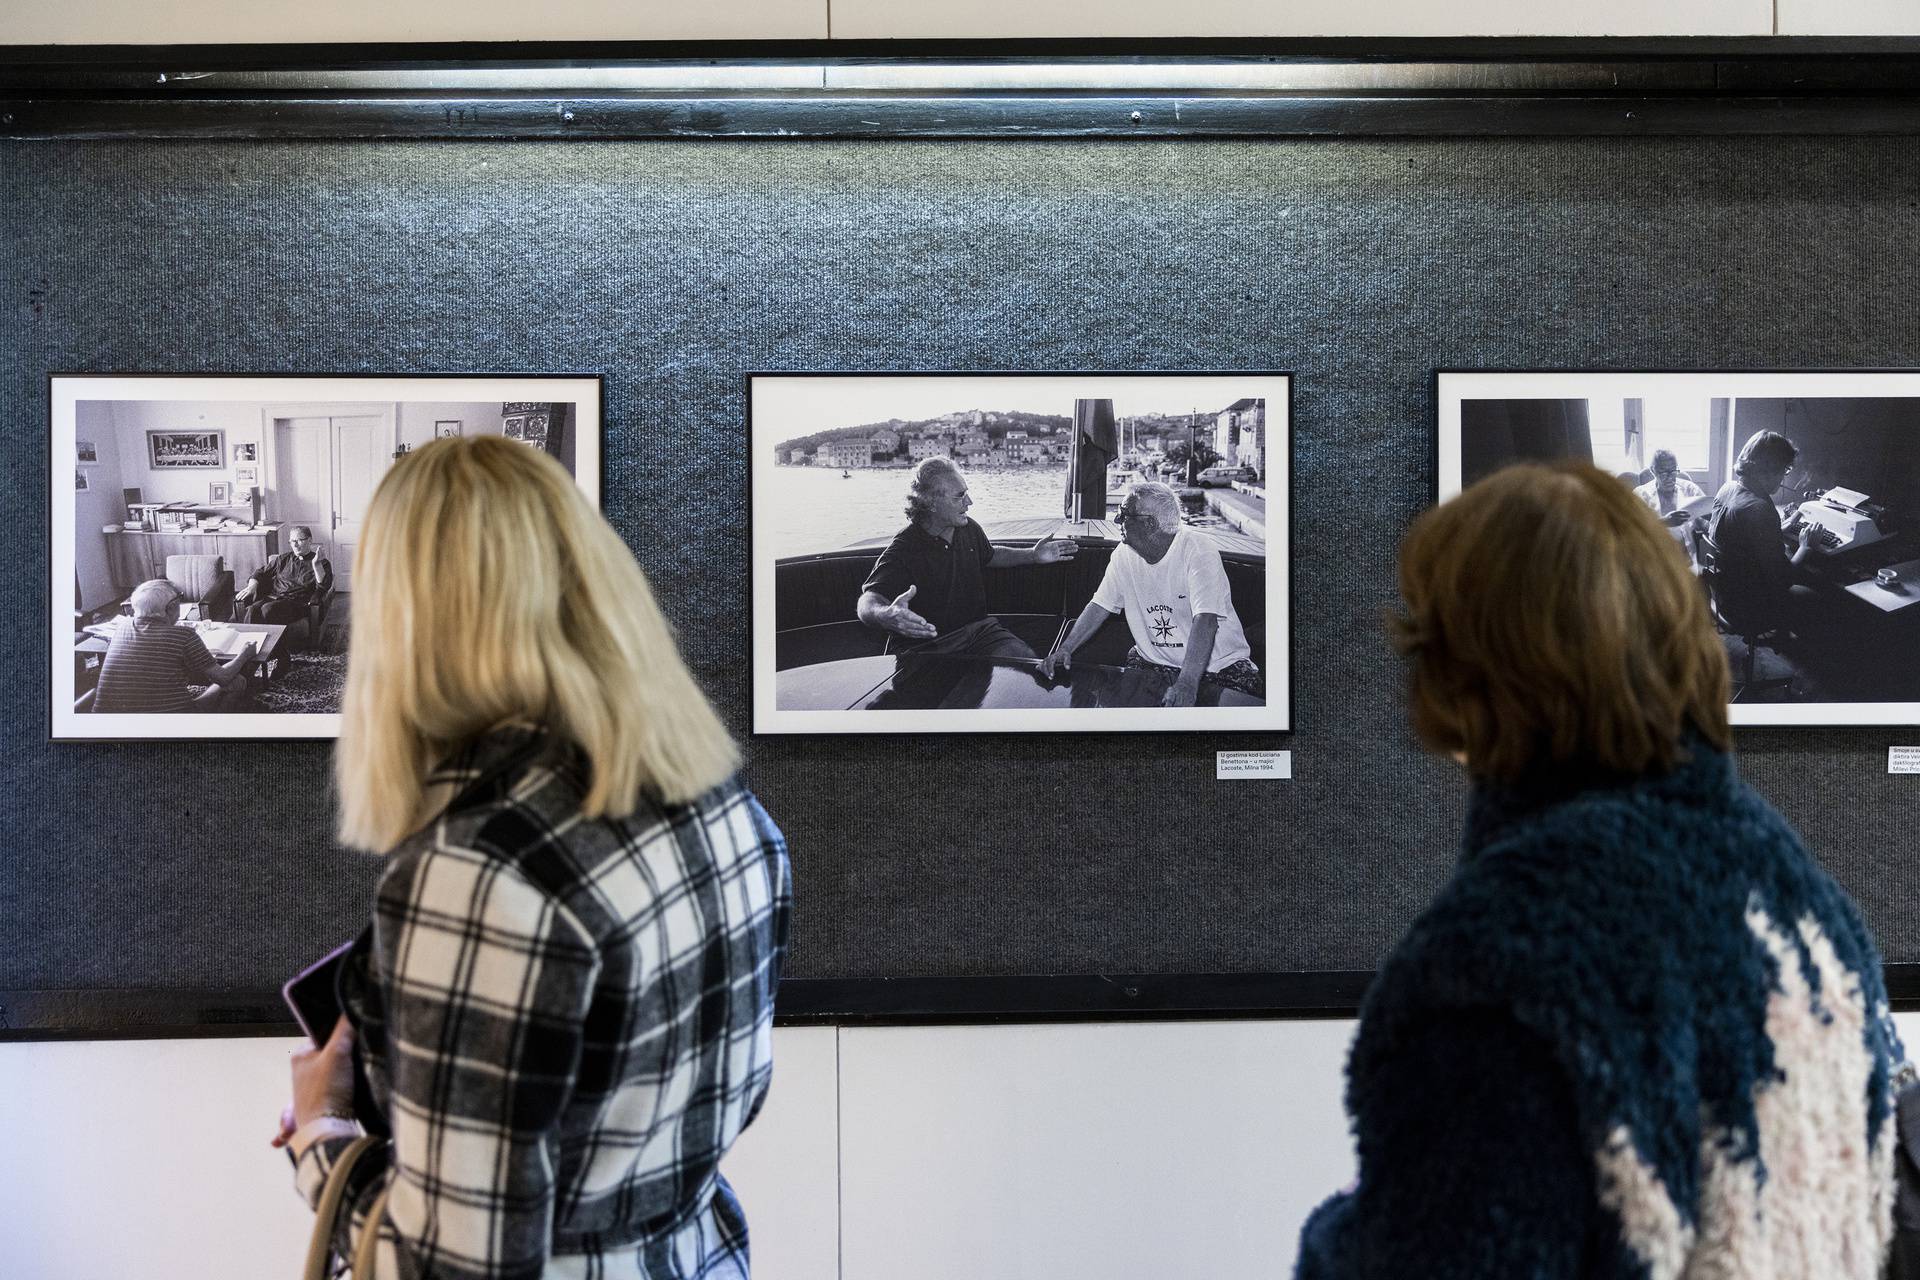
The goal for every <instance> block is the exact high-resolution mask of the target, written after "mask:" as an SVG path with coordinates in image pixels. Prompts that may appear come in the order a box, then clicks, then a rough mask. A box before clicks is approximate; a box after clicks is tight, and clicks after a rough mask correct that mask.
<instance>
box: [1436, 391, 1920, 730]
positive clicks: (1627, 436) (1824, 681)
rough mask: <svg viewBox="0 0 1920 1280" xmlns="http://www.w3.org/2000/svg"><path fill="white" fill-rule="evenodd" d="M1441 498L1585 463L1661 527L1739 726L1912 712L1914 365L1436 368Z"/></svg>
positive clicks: (1917, 444)
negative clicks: (1518, 471)
mask: <svg viewBox="0 0 1920 1280" xmlns="http://www.w3.org/2000/svg"><path fill="white" fill-rule="evenodd" d="M1435 392H1436V394H1435V402H1436V404H1437V406H1438V415H1439V420H1438V430H1437V442H1438V497H1440V498H1441V499H1445V498H1448V497H1451V496H1453V495H1454V494H1456V493H1458V492H1459V491H1460V490H1461V489H1462V488H1464V487H1465V486H1467V485H1470V484H1472V483H1473V482H1474V481H1476V480H1478V479H1480V478H1482V477H1484V476H1486V475H1488V474H1490V473H1491V472H1492V471H1494V470H1496V469H1498V468H1500V467H1503V466H1506V465H1509V464H1511V463H1514V462H1522V461H1552V460H1556V459H1563V458H1574V459H1579V460H1582V461H1587V462H1592V463H1593V464H1594V465H1596V466H1598V467H1600V468H1601V469H1602V470H1605V471H1608V472H1611V473H1612V474H1614V475H1615V476H1617V477H1618V478H1619V481H1620V483H1621V484H1622V485H1625V486H1627V487H1629V488H1631V489H1633V491H1634V493H1635V494H1636V495H1637V496H1638V497H1639V499H1640V500H1641V501H1642V502H1644V503H1646V505H1647V506H1648V508H1649V509H1650V510H1652V511H1653V512H1654V513H1655V514H1656V515H1657V516H1658V517H1659V518H1660V520H1661V522H1662V523H1663V524H1665V525H1666V526H1667V528H1668V530H1669V532H1670V533H1671V534H1672V536H1673V541H1674V554H1675V555H1680V556H1684V557H1685V558H1686V561H1687V564H1688V567H1689V569H1690V570H1691V571H1692V573H1693V574H1694V575H1695V577H1696V578H1697V579H1698V580H1699V582H1700V588H1701V600H1702V606H1703V609H1705V610H1706V611H1707V613H1708V614H1709V616H1710V617H1711V619H1712V622H1713V625H1714V627H1715V629H1716V630H1717V631H1718V632H1719V634H1720V637H1721V640H1722V643H1723V644H1724V645H1725V646H1726V650H1727V657H1728V662H1729V666H1730V669H1731V672H1732V678H1733V684H1732V694H1733V701H1732V704H1731V708H1730V714H1731V718H1732V721H1733V723H1734V724H1736V725H1894V724H1901V725H1905V724H1920V664H1917V663H1915V662H1914V660H1913V658H1914V655H1915V654H1920V371H1911V372H1901V371H1883V370H1862V371H1817V372H1787V371H1780V372H1765V371H1762V372H1753V371H1747V372H1710V371H1698V372H1688V371H1657V372H1624V371H1595V372H1573V371H1551V372H1549V371H1487V370H1450V369H1443V370H1439V371H1438V372H1437V373H1436V374H1435Z"/></svg>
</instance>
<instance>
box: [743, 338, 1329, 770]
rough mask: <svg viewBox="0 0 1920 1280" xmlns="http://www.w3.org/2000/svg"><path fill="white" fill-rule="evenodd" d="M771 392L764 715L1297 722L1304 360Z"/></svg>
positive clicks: (767, 399) (804, 726)
mask: <svg viewBox="0 0 1920 1280" xmlns="http://www.w3.org/2000/svg"><path fill="white" fill-rule="evenodd" d="M747 401H748V420H749V431H748V434H749V438H750V447H751V449H752V464H751V479H752V490H753V492H752V501H751V503H750V506H749V509H750V511H751V513H752V530H751V547H752V562H753V563H752V574H753V592H752V602H753V611H752V636H753V668H752V678H753V732H754V733H755V734H807V733H838V734H849V733H855V734H857V733H916V734H918V733H1058V732H1075V733H1085V732H1169V731H1186V732H1195V731H1198V732H1228V731H1243V732H1245V731H1251V732H1285V731H1288V730H1291V729H1292V727H1293V725H1292V708H1291V700H1290V696H1289V693H1290V690H1289V676H1290V672H1291V669H1292V660H1291V650H1292V644H1291V640H1292V632H1291V628H1292V613H1291V583H1290V577H1289V572H1288V562H1287V557H1288V550H1289V547H1288V523H1289V511H1290V508H1289V502H1288V477H1289V472H1290V469H1291V467H1290V464H1291V452H1292V450H1291V430H1290V428H1291V411H1292V376H1291V375H1290V374H1287V373H1281V372H1239V373H1232V372H1204V373H1164V372H1151V373H755V374H750V375H748V378H747Z"/></svg>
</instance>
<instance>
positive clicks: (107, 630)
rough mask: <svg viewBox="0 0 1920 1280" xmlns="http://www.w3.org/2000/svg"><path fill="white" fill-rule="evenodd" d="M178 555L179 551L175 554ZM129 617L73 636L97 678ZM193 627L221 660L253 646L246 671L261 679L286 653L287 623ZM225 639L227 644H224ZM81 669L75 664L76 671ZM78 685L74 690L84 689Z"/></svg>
mask: <svg viewBox="0 0 1920 1280" xmlns="http://www.w3.org/2000/svg"><path fill="white" fill-rule="evenodd" d="M176 554H177V553H176ZM126 624H127V620H126V619H116V620H115V621H113V622H103V623H99V624H96V625H94V626H91V627H88V628H87V629H86V630H84V631H80V632H77V633H76V634H75V635H74V637H73V651H74V653H75V654H77V655H79V657H80V660H81V665H82V666H83V667H84V668H85V670H86V671H87V672H88V673H93V674H94V678H95V679H98V675H97V673H98V671H99V664H98V662H97V659H99V658H104V657H105V656H106V652H107V649H108V647H109V646H110V645H111V644H112V643H113V632H114V630H115V629H116V628H118V627H120V626H123V625H126ZM194 630H196V631H198V632H199V633H200V634H201V637H202V638H203V639H209V640H210V643H208V645H207V650H208V652H210V653H212V654H213V656H214V657H215V658H216V659H218V660H219V661H221V662H225V661H226V660H227V659H229V658H232V657H233V656H234V655H236V654H238V653H239V652H240V651H241V650H242V649H243V648H245V647H246V646H247V645H249V644H251V645H252V646H253V664H252V667H251V669H250V670H248V671H247V673H246V674H248V675H250V676H257V677H259V678H260V679H262V680H271V679H273V677H274V675H275V673H276V672H277V671H278V669H279V666H280V664H281V662H283V661H284V660H285V658H286V655H285V654H284V653H282V652H280V639H281V637H283V636H285V635H286V634H287V628H286V624H285V623H280V622H209V623H204V624H201V625H198V626H195V628H194ZM222 640H224V643H222ZM79 669H80V668H78V667H76V671H78V670H79ZM82 691H83V688H82V686H80V685H76V686H75V689H74V692H76V693H79V692H82Z"/></svg>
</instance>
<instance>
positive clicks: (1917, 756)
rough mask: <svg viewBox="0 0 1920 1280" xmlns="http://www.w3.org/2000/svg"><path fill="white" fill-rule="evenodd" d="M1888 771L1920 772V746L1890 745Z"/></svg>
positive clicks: (1888, 749)
mask: <svg viewBox="0 0 1920 1280" xmlns="http://www.w3.org/2000/svg"><path fill="white" fill-rule="evenodd" d="M1887 772H1888V773H1920V747H1888V748H1887Z"/></svg>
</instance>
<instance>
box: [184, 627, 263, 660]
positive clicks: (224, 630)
mask: <svg viewBox="0 0 1920 1280" xmlns="http://www.w3.org/2000/svg"><path fill="white" fill-rule="evenodd" d="M194 630H195V631H196V632H198V633H199V636H200V642H201V643H202V644H204V645H206V646H207V648H208V649H209V650H211V651H212V652H213V653H214V654H215V655H217V656H219V657H222V658H231V657H234V656H236V655H237V654H238V653H239V652H240V651H241V650H242V649H244V648H246V647H247V646H248V645H249V644H258V643H259V640H260V637H259V636H257V635H250V634H248V633H246V632H244V631H236V630H234V629H233V628H232V627H229V626H227V625H226V624H224V623H220V622H214V623H202V624H200V625H198V626H195V627H194Z"/></svg>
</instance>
